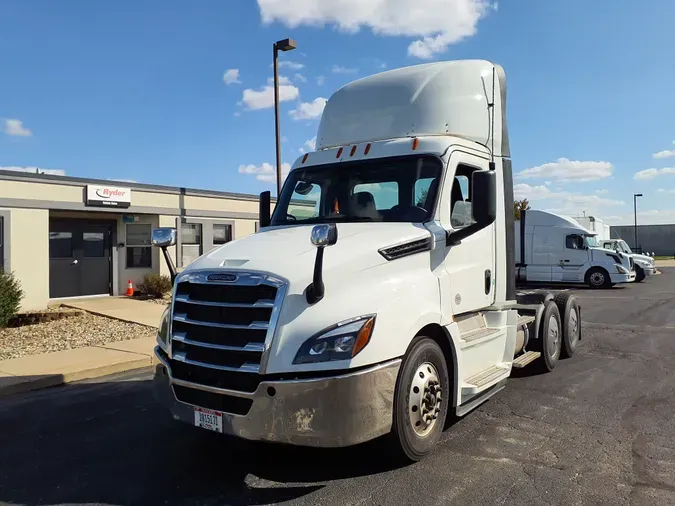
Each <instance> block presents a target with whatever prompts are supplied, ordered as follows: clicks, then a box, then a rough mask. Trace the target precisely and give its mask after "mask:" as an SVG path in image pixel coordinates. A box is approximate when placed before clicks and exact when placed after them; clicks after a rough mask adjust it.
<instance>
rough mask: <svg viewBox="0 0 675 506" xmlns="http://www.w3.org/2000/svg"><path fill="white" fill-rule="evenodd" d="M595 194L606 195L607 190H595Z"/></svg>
mask: <svg viewBox="0 0 675 506" xmlns="http://www.w3.org/2000/svg"><path fill="white" fill-rule="evenodd" d="M594 193H595V194H596V195H606V194H608V193H609V190H595V192H594Z"/></svg>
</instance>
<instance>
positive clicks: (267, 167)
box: [239, 162, 291, 183]
mask: <svg viewBox="0 0 675 506" xmlns="http://www.w3.org/2000/svg"><path fill="white" fill-rule="evenodd" d="M290 171H291V165H290V164H289V163H282V164H281V180H282V181H283V180H284V179H286V176H288V173H289V172H290ZM239 174H252V175H255V178H256V179H257V180H258V181H263V182H265V183H274V182H276V180H277V171H276V169H275V167H274V166H273V165H272V164H270V163H267V162H265V163H262V164H261V165H253V164H248V165H240V166H239Z"/></svg>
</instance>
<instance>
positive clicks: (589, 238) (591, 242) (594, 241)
mask: <svg viewBox="0 0 675 506" xmlns="http://www.w3.org/2000/svg"><path fill="white" fill-rule="evenodd" d="M584 242H585V243H586V247H587V248H597V247H598V238H597V237H595V236H594V235H585V236H584Z"/></svg>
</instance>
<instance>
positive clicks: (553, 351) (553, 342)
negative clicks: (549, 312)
mask: <svg viewBox="0 0 675 506" xmlns="http://www.w3.org/2000/svg"><path fill="white" fill-rule="evenodd" d="M546 337H547V340H548V356H549V357H551V358H555V357H556V356H557V355H558V348H559V344H560V342H559V341H560V329H559V327H558V320H556V318H555V316H551V318H550V319H549V321H548V335H547V336H546Z"/></svg>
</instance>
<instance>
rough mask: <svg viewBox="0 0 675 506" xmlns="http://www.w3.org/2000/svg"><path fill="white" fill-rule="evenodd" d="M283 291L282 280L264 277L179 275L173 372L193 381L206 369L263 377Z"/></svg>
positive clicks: (223, 274) (175, 307)
mask: <svg viewBox="0 0 675 506" xmlns="http://www.w3.org/2000/svg"><path fill="white" fill-rule="evenodd" d="M214 274H216V276H214ZM209 278H212V279H214V278H215V279H216V281H209ZM285 288H286V284H285V283H284V282H283V281H281V280H279V279H277V278H274V277H272V276H269V275H266V274H263V273H241V272H222V271H216V272H214V271H208V272H206V271H196V272H190V273H189V274H186V275H185V276H180V277H179V278H178V283H177V285H176V290H175V293H174V300H173V315H172V328H171V362H172V364H178V363H181V367H176V369H178V370H183V372H185V373H186V374H187V375H188V376H192V377H201V376H204V374H202V373H205V372H206V370H212V371H213V370H215V371H214V374H216V375H217V374H218V371H220V372H223V373H244V374H250V373H261V372H263V371H264V366H265V358H266V357H265V354H266V352H267V350H268V349H269V345H270V344H271V339H272V336H273V334H274V327H275V325H276V319H277V316H278V311H279V308H280V306H281V301H282V300H283V296H284V293H285ZM172 369H173V367H172ZM185 379H187V378H185ZM243 383H247V382H243ZM242 390H247V389H246V388H242Z"/></svg>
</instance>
